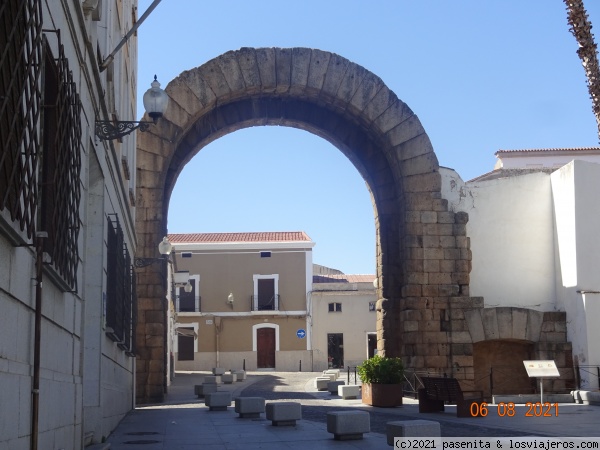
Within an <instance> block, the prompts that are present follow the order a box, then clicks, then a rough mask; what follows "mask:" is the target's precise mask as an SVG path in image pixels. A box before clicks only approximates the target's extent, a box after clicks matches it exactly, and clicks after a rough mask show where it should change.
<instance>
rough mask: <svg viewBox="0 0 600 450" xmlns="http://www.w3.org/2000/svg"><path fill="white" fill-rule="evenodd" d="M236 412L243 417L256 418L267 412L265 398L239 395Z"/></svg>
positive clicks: (236, 401) (236, 400)
mask: <svg viewBox="0 0 600 450" xmlns="http://www.w3.org/2000/svg"><path fill="white" fill-rule="evenodd" d="M235 412H236V413H238V414H239V416H240V417H241V418H243V419H256V418H258V417H260V414H261V413H264V412H265V399H264V398H262V397H237V398H236V399H235Z"/></svg>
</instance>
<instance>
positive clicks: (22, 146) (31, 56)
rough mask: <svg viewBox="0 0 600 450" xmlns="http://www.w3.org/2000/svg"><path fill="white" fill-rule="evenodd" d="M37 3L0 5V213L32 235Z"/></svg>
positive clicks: (22, 0)
mask: <svg viewBox="0 0 600 450" xmlns="http://www.w3.org/2000/svg"><path fill="white" fill-rule="evenodd" d="M41 8H42V7H41V2H40V1H39V0H4V1H3V2H2V6H1V7H0V49H1V50H0V211H3V210H4V211H7V212H8V215H9V216H10V220H11V221H13V222H16V223H17V226H18V228H19V229H20V230H21V231H24V232H25V233H26V235H27V237H28V238H32V237H33V234H34V232H35V217H36V198H37V189H38V183H37V171H38V156H39V148H40V133H39V127H40V107H41V105H40V104H41V99H42V92H41V81H40V78H41V73H42V10H41Z"/></svg>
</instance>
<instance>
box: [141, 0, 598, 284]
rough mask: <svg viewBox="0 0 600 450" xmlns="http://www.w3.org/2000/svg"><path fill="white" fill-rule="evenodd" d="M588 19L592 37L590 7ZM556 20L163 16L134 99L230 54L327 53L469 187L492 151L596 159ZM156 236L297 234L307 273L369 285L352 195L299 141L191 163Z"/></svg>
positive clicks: (274, 130)
mask: <svg viewBox="0 0 600 450" xmlns="http://www.w3.org/2000/svg"><path fill="white" fill-rule="evenodd" d="M150 3H151V1H150V0H140V1H139V15H141V14H142V13H143V12H144V11H145V10H146V9H147V7H148V5H149V4H150ZM585 6H586V9H587V11H588V13H589V16H590V20H591V21H592V24H598V27H600V4H599V3H598V2H597V1H592V0H586V1H585ZM566 17H567V16H566V10H565V6H564V2H563V1H562V0H527V1H523V0H455V1H447V0H419V1H415V0H395V1H388V0H386V1H383V0H374V1H371V2H367V1H357V0H343V1H337V0H327V1H318V2H317V1H314V0H303V1H302V2H285V1H284V2H282V1H281V0H279V1H271V0H263V1H259V0H257V1H254V2H249V1H241V0H239V1H219V2H216V1H208V2H207V1H196V0H194V1H192V0H162V2H161V3H160V4H159V5H158V7H157V8H156V9H155V10H154V12H153V13H152V14H151V15H150V16H149V17H148V19H146V21H145V22H144V23H143V24H142V25H141V27H140V29H139V30H138V47H139V65H138V87H139V92H138V97H139V98H140V99H141V97H142V95H143V93H144V92H145V90H146V89H148V87H149V85H150V81H151V80H152V78H153V76H154V74H156V75H157V76H158V79H159V81H160V82H161V83H162V85H163V88H164V87H166V85H167V84H168V83H169V81H171V80H172V79H174V78H176V77H177V76H178V75H179V74H180V73H181V72H183V71H185V70H189V69H192V68H194V67H197V66H200V65H202V64H203V63H205V62H207V61H209V60H210V59H212V58H215V57H217V56H219V55H221V54H223V53H225V52H227V51H229V50H237V49H239V48H241V47H310V48H318V49H321V50H325V51H330V52H333V53H338V54H340V55H341V56H343V57H345V58H348V59H349V60H351V61H353V62H355V63H357V64H359V65H361V66H363V67H365V68H366V69H367V70H369V71H371V72H373V73H375V74H376V75H378V76H379V77H381V79H382V80H383V81H384V82H385V83H386V85H387V86H388V87H389V88H390V89H392V90H393V91H394V92H395V93H396V95H397V96H398V97H399V98H400V99H401V100H403V101H404V102H405V103H406V104H407V105H408V106H409V107H410V108H411V109H412V110H413V112H414V113H415V114H416V115H417V116H419V119H420V121H421V123H422V125H423V126H424V128H425V131H426V132H427V134H428V136H429V138H430V139H431V142H432V144H433V147H434V150H435V152H436V155H437V157H438V160H439V162H440V165H442V166H446V167H452V168H453V169H455V170H456V171H457V172H458V173H459V174H460V175H461V177H462V178H463V179H465V180H468V179H471V178H474V177H475V176H477V175H480V174H482V173H485V172H488V171H490V170H492V168H493V166H494V163H495V157H494V153H495V152H496V151H497V150H500V149H502V150H514V149H532V148H557V147H587V146H597V145H598V138H597V127H596V123H595V120H594V116H593V113H592V110H591V101H590V99H589V94H588V91H587V86H586V80H585V74H584V70H583V68H582V66H581V63H580V60H579V58H578V56H577V54H576V50H577V43H576V41H575V38H574V37H573V35H572V34H571V33H570V32H569V30H568V25H567V18H566ZM598 29H600V28H598ZM593 31H594V30H593ZM599 37H600V34H598V35H597V36H596V42H597V43H598V38H599ZM138 113H139V115H140V116H141V114H142V113H143V107H142V106H141V102H140V105H139V106H138ZM168 229H169V232H171V233H185V232H228V231H293V230H303V231H306V232H307V233H308V235H309V236H310V237H311V238H312V239H313V240H314V241H315V242H316V246H315V248H314V257H313V260H314V262H315V263H318V264H322V265H326V266H330V267H335V268H337V269H340V270H342V271H344V272H345V273H354V274H358V273H375V227H374V219H373V207H372V205H371V200H370V197H369V194H368V191H367V188H366V186H365V183H364V181H363V180H362V178H361V177H360V175H359V174H358V172H357V171H356V169H355V168H354V167H353V166H352V165H351V163H350V162H349V161H348V160H347V159H346V158H345V157H344V156H343V155H342V153H341V152H340V151H339V150H338V149H336V148H335V147H333V146H332V145H331V144H329V143H328V142H325V141H324V140H322V139H320V138H318V137H316V136H314V135H311V134H309V133H307V132H304V131H300V130H296V129H291V128H284V127H254V128H249V129H245V130H241V131H237V132H235V133H232V134H229V135H227V136H224V137H223V138H221V139H218V140H217V141H215V142H213V143H211V144H210V145H208V146H207V147H205V148H203V149H202V150H201V151H200V152H199V153H198V154H197V155H196V156H195V157H194V158H193V159H192V160H191V161H190V162H189V164H188V165H187V166H186V168H185V169H184V171H183V172H182V173H181V175H180V176H179V179H178V181H177V185H176V187H175V190H174V192H173V196H172V198H171V204H170V210H169V218H168Z"/></svg>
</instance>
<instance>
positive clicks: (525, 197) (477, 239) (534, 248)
mask: <svg viewBox="0 0 600 450" xmlns="http://www.w3.org/2000/svg"><path fill="white" fill-rule="evenodd" d="M442 171H443V173H442V181H443V196H444V198H446V199H448V201H449V204H450V209H451V210H452V211H465V212H467V213H468V214H469V222H468V223H467V236H468V237H469V238H470V241H471V251H472V254H473V259H472V271H471V278H470V294H471V296H483V297H484V299H485V305H486V306H520V307H525V308H533V309H537V310H540V311H551V310H553V309H554V307H555V298H556V290H555V285H554V279H555V278H554V277H555V268H554V226H553V211H552V196H551V185H550V177H549V175H547V174H544V173H531V174H528V175H522V176H518V177H509V178H499V179H494V180H489V181H479V182H472V183H468V184H466V185H465V183H464V182H462V180H461V179H460V177H459V176H458V175H456V172H454V171H452V170H451V169H442Z"/></svg>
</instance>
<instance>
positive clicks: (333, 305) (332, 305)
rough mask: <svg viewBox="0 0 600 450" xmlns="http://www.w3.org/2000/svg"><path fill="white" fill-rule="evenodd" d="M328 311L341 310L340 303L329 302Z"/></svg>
mask: <svg viewBox="0 0 600 450" xmlns="http://www.w3.org/2000/svg"><path fill="white" fill-rule="evenodd" d="M329 312H342V304H341V303H330V304H329Z"/></svg>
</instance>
